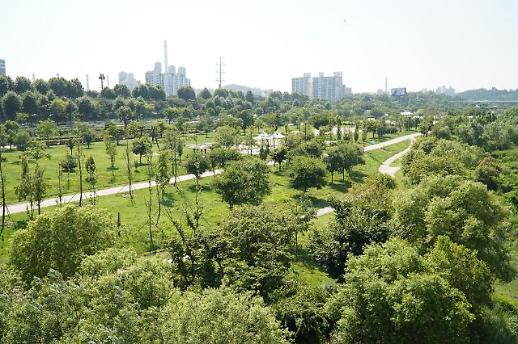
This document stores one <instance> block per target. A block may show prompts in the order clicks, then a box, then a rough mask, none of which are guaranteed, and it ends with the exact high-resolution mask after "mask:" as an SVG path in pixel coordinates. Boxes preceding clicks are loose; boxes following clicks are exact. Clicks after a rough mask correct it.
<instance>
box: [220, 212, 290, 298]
mask: <svg viewBox="0 0 518 344" xmlns="http://www.w3.org/2000/svg"><path fill="white" fill-rule="evenodd" d="M294 225H296V220H295V219H294V216H293V214H290V213H287V212H286V211H283V209H282V208H280V207H276V208H275V210H273V209H271V208H268V207H266V206H251V205H246V206H240V207H236V208H234V210H233V211H232V212H231V214H230V216H229V217H228V218H227V220H226V222H225V223H224V224H223V226H222V231H223V235H224V236H225V237H226V241H227V242H228V247H227V248H226V249H225V250H226V251H227V252H228V253H227V255H228V254H229V255H230V257H229V258H232V259H231V260H230V261H228V263H227V264H229V265H228V266H227V267H226V268H224V280H225V281H227V284H228V285H233V286H234V287H235V288H237V289H238V290H255V291H257V292H259V293H260V294H261V296H263V298H265V299H267V300H268V299H270V298H271V297H272V293H273V292H274V291H275V290H278V289H279V288H281V287H283V286H285V285H286V282H287V281H286V273H287V271H288V268H289V266H290V259H291V256H290V254H289V244H290V242H291V241H292V233H293V232H294V230H293V226H294Z"/></svg>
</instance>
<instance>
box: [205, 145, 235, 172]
mask: <svg viewBox="0 0 518 344" xmlns="http://www.w3.org/2000/svg"><path fill="white" fill-rule="evenodd" d="M207 158H208V159H209V161H210V166H211V168H212V171H214V172H215V171H216V168H218V167H219V168H224V167H225V166H226V165H227V163H228V162H230V161H236V160H239V159H241V153H239V152H238V151H237V150H235V149H225V148H222V147H216V148H213V149H211V150H210V151H209V153H208V155H207Z"/></svg>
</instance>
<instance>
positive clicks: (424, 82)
mask: <svg viewBox="0 0 518 344" xmlns="http://www.w3.org/2000/svg"><path fill="white" fill-rule="evenodd" d="M1 9H2V13H3V14H6V15H5V16H4V17H3V18H2V20H1V21H0V30H1V32H3V34H2V39H1V40H0V58H3V59H5V60H6V65H7V73H8V75H11V76H17V75H24V76H27V77H31V76H32V73H35V75H36V78H44V79H47V78H49V77H51V76H55V75H56V74H58V73H59V74H60V75H61V76H64V77H66V78H72V77H77V78H79V79H80V80H81V81H82V82H83V83H84V81H85V75H86V74H90V79H91V88H92V89H97V88H99V87H100V84H99V82H98V80H97V78H96V76H97V75H98V74H99V73H105V74H108V75H109V76H110V79H111V80H112V81H111V84H112V85H115V83H116V82H117V73H118V72H119V71H123V70H124V71H128V72H132V73H134V74H135V77H136V78H137V79H138V80H141V81H143V80H144V73H145V71H147V70H150V69H152V68H153V64H154V62H156V61H163V41H164V40H167V41H168V42H169V62H170V64H174V65H176V66H179V65H183V66H185V67H186V68H187V72H188V74H189V78H190V79H191V81H192V86H193V87H195V88H202V87H210V88H214V87H216V86H217V83H216V81H215V79H216V62H217V59H218V57H219V56H220V55H221V56H223V57H224V62H225V65H226V66H225V71H226V74H225V80H226V83H232V84H243V85H247V86H252V87H260V88H263V89H278V90H282V91H289V90H290V88H291V78H292V77H294V76H299V75H302V73H304V72H311V73H313V74H317V73H318V72H325V73H326V74H329V73H332V72H334V71H343V75H344V83H345V84H346V85H347V86H348V87H352V88H353V91H354V92H365V91H368V92H375V91H376V90H377V89H380V88H383V86H384V80H385V77H388V79H389V87H400V86H403V87H407V88H408V89H409V90H420V89H423V88H428V89H433V88H435V87H437V86H439V85H452V86H453V87H455V88H456V89H457V90H459V91H462V90H465V89H472V88H479V87H485V88H490V87H493V86H494V87H497V88H512V89H515V88H517V87H518V84H517V83H516V80H517V79H518V78H517V77H518V65H517V64H516V61H517V60H518V48H517V47H516V45H514V44H513V43H514V42H515V34H516V32H518V21H516V20H515V18H516V14H517V13H518V3H517V2H515V1H510V0H496V1H482V0H476V1H468V0H459V1H447V0H439V1H433V2H430V1H422V0H419V1H411V0H394V1H375V0H368V1H361V2H360V1H350V0H348V1H334V0H325V1H310V0H303V1H300V0H299V1H295V0H290V1H270V0H265V1H256V2H253V3H250V2H244V1H233V0H225V1H217V2H215V1H200V0H197V1H190V2H179V1H157V0H150V1H146V2H145V4H143V3H142V2H136V1H100V0H93V1H88V2H70V1H60V0H51V1H35V0H28V1H16V2H15V1H5V0H4V1H2V4H1ZM29 23H30V25H29ZM502 47H505V53H502Z"/></svg>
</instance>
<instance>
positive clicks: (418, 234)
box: [393, 176, 513, 280]
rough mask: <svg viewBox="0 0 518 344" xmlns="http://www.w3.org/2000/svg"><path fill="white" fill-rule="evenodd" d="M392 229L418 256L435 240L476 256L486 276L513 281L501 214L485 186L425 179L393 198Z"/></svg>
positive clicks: (456, 178)
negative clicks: (446, 239)
mask: <svg viewBox="0 0 518 344" xmlns="http://www.w3.org/2000/svg"><path fill="white" fill-rule="evenodd" d="M394 210H395V211H394V219H393V220H394V224H395V226H396V228H397V232H398V234H399V235H401V236H402V237H403V238H406V239H408V240H409V241H410V242H412V243H413V244H415V245H416V246H418V247H421V248H422V250H423V251H424V250H428V249H430V246H431V245H433V244H434V243H435V242H436V240H437V238H438V236H441V235H444V236H448V237H449V238H450V239H451V240H452V241H453V242H454V243H457V244H461V245H464V246H466V247H467V248H469V249H473V250H476V252H478V254H477V257H478V258H479V259H480V260H482V261H484V262H485V263H487V265H488V266H489V267H490V269H491V272H492V273H494V274H495V276H497V277H498V278H501V279H503V280H509V279H512V276H513V270H512V269H511V267H510V265H509V253H508V250H507V248H506V247H505V246H504V242H503V241H502V238H505V237H506V227H505V222H504V219H505V218H506V216H507V215H506V211H505V209H504V208H503V207H502V205H501V204H500V203H499V202H498V201H497V200H496V199H495V197H494V196H493V195H491V194H490V193H489V192H488V191H487V188H486V186H485V185H483V184H481V183H477V182H474V181H470V180H465V179H463V178H462V177H460V176H441V177H439V176H433V177H428V178H426V179H425V180H423V181H422V182H421V184H419V185H418V186H417V187H415V188H413V189H410V190H406V191H405V192H400V193H398V194H397V195H396V196H395V197H394Z"/></svg>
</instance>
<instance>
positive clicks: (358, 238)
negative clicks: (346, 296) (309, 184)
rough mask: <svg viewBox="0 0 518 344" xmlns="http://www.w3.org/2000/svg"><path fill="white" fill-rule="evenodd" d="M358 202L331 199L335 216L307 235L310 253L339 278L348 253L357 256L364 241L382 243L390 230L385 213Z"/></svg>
mask: <svg viewBox="0 0 518 344" xmlns="http://www.w3.org/2000/svg"><path fill="white" fill-rule="evenodd" d="M373 196H374V197H376V196H381V195H380V194H376V195H373ZM362 203H363V202H361V199H358V198H357V197H355V198H352V199H346V200H343V201H337V200H332V201H331V205H332V207H333V208H334V209H335V219H334V220H333V221H331V222H330V224H329V225H328V226H326V227H324V228H320V229H319V230H317V231H315V232H313V233H312V235H311V236H310V240H309V246H308V248H309V252H310V255H311V256H312V257H313V259H314V260H315V261H316V263H317V264H318V265H320V266H322V267H323V268H325V269H326V271H327V272H328V274H329V275H330V276H331V277H333V278H336V279H338V280H341V279H342V278H343V274H344V272H345V267H346V266H347V259H348V258H349V257H350V256H353V255H355V256H358V255H361V254H362V253H363V250H364V248H365V246H367V245H368V244H372V243H382V242H385V241H386V240H387V239H388V237H389V235H390V234H391V233H392V229H391V227H390V226H389V224H388V215H387V214H386V212H384V211H383V210H381V209H376V208H373V207H370V206H365V204H362Z"/></svg>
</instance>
